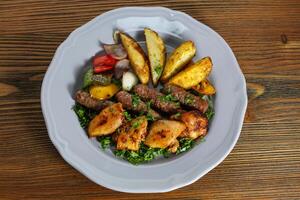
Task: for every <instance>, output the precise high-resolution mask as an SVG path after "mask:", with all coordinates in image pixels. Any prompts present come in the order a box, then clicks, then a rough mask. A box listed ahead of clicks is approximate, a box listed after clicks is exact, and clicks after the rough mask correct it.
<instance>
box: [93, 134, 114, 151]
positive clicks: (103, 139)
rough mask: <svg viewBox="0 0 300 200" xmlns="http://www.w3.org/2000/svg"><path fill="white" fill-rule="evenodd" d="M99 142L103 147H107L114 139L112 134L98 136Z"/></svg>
mask: <svg viewBox="0 0 300 200" xmlns="http://www.w3.org/2000/svg"><path fill="white" fill-rule="evenodd" d="M97 140H98V142H100V146H101V148H102V149H107V148H109V147H110V146H111V145H112V144H113V140H112V137H111V136H101V137H97Z"/></svg>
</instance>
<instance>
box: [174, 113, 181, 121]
mask: <svg viewBox="0 0 300 200" xmlns="http://www.w3.org/2000/svg"><path fill="white" fill-rule="evenodd" d="M180 116H181V113H180V112H178V113H176V114H174V115H173V117H174V118H175V119H177V118H179V117H180Z"/></svg>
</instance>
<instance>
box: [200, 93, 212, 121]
mask: <svg viewBox="0 0 300 200" xmlns="http://www.w3.org/2000/svg"><path fill="white" fill-rule="evenodd" d="M202 99H203V100H205V101H207V102H208V109H207V110H206V112H205V113H204V114H205V116H206V118H207V119H208V121H210V120H211V119H212V118H213V117H214V115H215V111H214V107H213V99H212V97H211V96H208V95H204V96H203V97H202Z"/></svg>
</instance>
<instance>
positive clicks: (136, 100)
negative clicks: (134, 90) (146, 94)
mask: <svg viewBox="0 0 300 200" xmlns="http://www.w3.org/2000/svg"><path fill="white" fill-rule="evenodd" d="M131 99H132V106H133V107H134V108H136V107H137V106H138V105H139V103H140V101H141V100H140V97H139V96H138V95H136V94H133V95H132V96H131Z"/></svg>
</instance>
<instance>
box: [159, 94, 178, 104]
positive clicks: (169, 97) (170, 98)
mask: <svg viewBox="0 0 300 200" xmlns="http://www.w3.org/2000/svg"><path fill="white" fill-rule="evenodd" d="M159 99H160V100H162V101H164V102H175V101H177V98H176V97H174V96H173V95H172V94H167V95H164V96H159Z"/></svg>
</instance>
